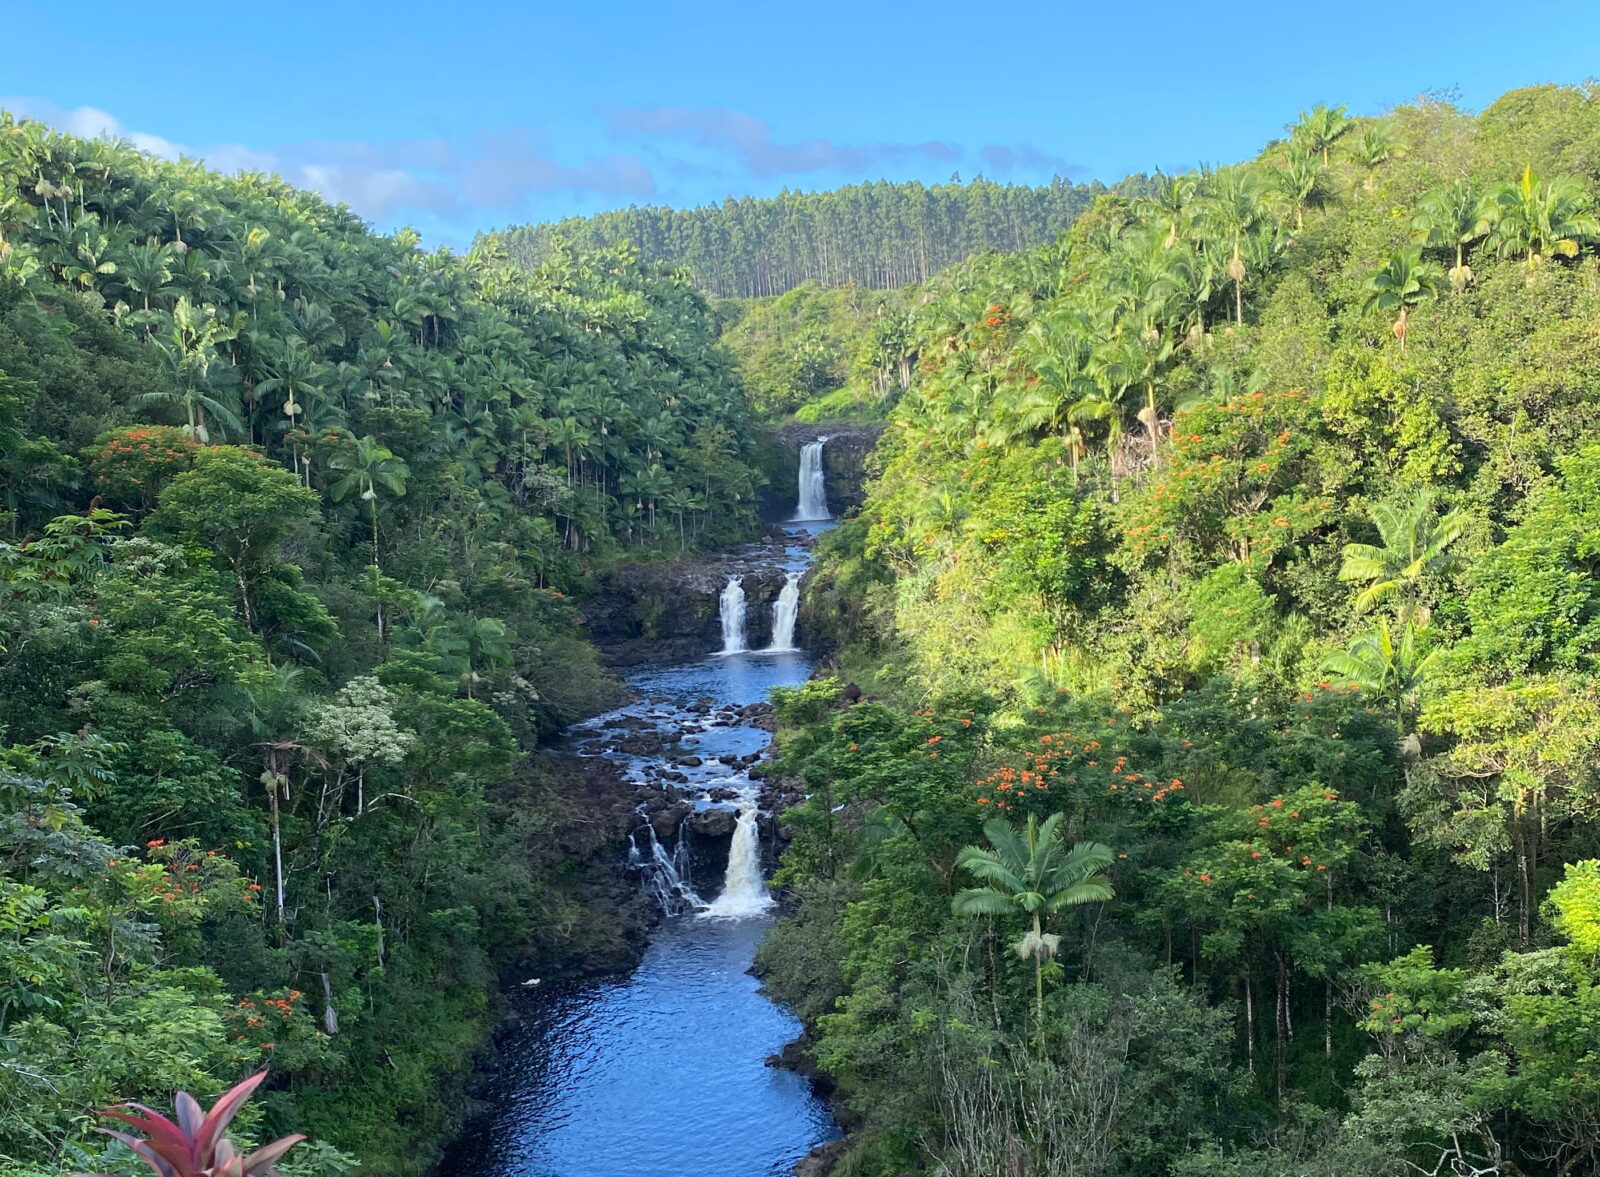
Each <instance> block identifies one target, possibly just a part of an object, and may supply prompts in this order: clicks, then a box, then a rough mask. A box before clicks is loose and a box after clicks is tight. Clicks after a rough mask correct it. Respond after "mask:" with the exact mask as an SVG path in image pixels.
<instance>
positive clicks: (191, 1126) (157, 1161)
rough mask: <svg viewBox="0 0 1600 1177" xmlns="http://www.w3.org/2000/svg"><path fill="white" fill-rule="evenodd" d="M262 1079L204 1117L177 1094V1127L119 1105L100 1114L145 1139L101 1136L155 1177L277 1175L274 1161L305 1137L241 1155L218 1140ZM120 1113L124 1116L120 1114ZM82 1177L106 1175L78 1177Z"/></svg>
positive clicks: (223, 1100)
mask: <svg viewBox="0 0 1600 1177" xmlns="http://www.w3.org/2000/svg"><path fill="white" fill-rule="evenodd" d="M266 1077H267V1073H266V1072H265V1071H261V1072H259V1073H257V1074H254V1075H252V1076H250V1078H248V1079H246V1080H245V1081H244V1082H243V1083H240V1084H239V1085H238V1086H236V1087H234V1088H233V1089H231V1090H230V1091H228V1092H226V1093H225V1094H224V1095H223V1096H222V1098H221V1099H219V1100H217V1102H216V1103H215V1104H213V1105H212V1107H211V1110H210V1111H209V1112H205V1113H202V1112H201V1111H200V1105H199V1104H198V1103H196V1102H195V1100H194V1097H193V1096H191V1095H190V1094H189V1093H188V1092H186V1091H180V1092H178V1097H177V1099H176V1100H174V1101H173V1102H174V1104H175V1105H176V1108H177V1113H178V1119H177V1122H176V1123H174V1122H173V1121H171V1120H169V1119H167V1117H165V1116H163V1115H162V1114H161V1113H160V1112H156V1111H152V1110H151V1109H150V1108H147V1107H145V1106H144V1105H143V1104H138V1103H123V1104H118V1105H117V1106H116V1107H114V1108H107V1109H105V1110H104V1111H103V1112H101V1113H100V1114H101V1115H103V1116H110V1117H111V1118H112V1119H116V1120H121V1121H122V1122H123V1123H125V1124H127V1125H129V1126H130V1127H131V1128H133V1129H134V1130H135V1131H137V1132H140V1133H142V1134H143V1135H142V1136H135V1135H133V1134H131V1133H128V1132H118V1131H116V1130H114V1129H111V1128H102V1129H101V1131H102V1132H104V1133H105V1134H106V1135H107V1136H111V1137H114V1138H115V1139H117V1140H120V1141H122V1143H123V1144H125V1145H127V1146H128V1147H129V1148H131V1149H132V1150H133V1151H134V1152H135V1153H137V1154H138V1156H139V1159H140V1160H142V1161H144V1163H145V1164H147V1165H149V1166H150V1167H151V1168H152V1169H154V1170H155V1171H156V1173H157V1174H158V1177H271V1175H272V1174H273V1173H276V1172H277V1170H276V1169H275V1168H273V1166H274V1165H275V1164H276V1163H277V1162H278V1159H279V1158H280V1157H282V1156H283V1154H284V1153H286V1152H288V1151H289V1150H290V1149H291V1148H293V1147H294V1146H295V1145H297V1144H299V1143H300V1142H301V1141H302V1140H304V1139H305V1137H304V1136H300V1135H295V1136H285V1137H283V1138H282V1139H280V1140H274V1141H273V1142H272V1143H271V1144H265V1145H262V1146H261V1147H260V1148H258V1149H256V1150H255V1151H254V1152H249V1153H244V1154H242V1155H241V1154H240V1153H239V1152H238V1150H237V1149H236V1148H235V1147H234V1144H233V1141H231V1140H229V1139H228V1138H227V1137H225V1136H224V1135H223V1134H222V1133H223V1131H224V1130H225V1129H226V1128H227V1127H228V1124H229V1123H230V1122H232V1120H233V1117H234V1116H235V1115H237V1114H238V1111H239V1109H240V1108H241V1107H243V1106H244V1101H245V1100H247V1099H249V1098H250V1095H251V1093H252V1092H254V1091H255V1089H256V1088H257V1087H259V1086H260V1085H261V1081H262V1080H263V1079H265V1078H266ZM124 1108H126V1109H128V1110H126V1111H123V1110H120V1109H124ZM80 1177H109V1175H108V1174H81V1175H80Z"/></svg>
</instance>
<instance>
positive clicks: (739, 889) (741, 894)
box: [700, 801, 772, 919]
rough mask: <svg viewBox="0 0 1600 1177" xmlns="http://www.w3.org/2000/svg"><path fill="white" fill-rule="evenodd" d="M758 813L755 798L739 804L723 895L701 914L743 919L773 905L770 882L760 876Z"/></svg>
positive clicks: (729, 850)
mask: <svg viewBox="0 0 1600 1177" xmlns="http://www.w3.org/2000/svg"><path fill="white" fill-rule="evenodd" d="M759 816H760V814H759V812H758V811H757V809H756V805H755V802H754V801H746V802H744V803H743V804H742V805H740V807H739V824H738V825H737V826H735V827H734V830H733V843H732V845H730V846H729V847H728V873H727V875H726V876H725V877H724V879H723V883H722V894H720V895H718V896H717V898H716V901H715V902H714V903H712V904H711V906H710V907H708V908H706V909H705V911H703V912H701V913H700V914H701V915H704V916H709V917H712V918H716V917H719V916H720V917H721V918H723V919H742V918H744V917H745V916H752V915H760V914H761V913H762V912H764V911H766V910H767V908H769V907H771V906H772V896H771V895H769V894H767V883H766V880H765V879H764V878H762V876H761V831H760V829H759V828H758V827H757V825H756V821H757V818H758V817H759Z"/></svg>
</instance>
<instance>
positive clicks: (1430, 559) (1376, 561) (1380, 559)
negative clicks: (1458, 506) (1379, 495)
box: [1339, 491, 1466, 623]
mask: <svg viewBox="0 0 1600 1177" xmlns="http://www.w3.org/2000/svg"><path fill="white" fill-rule="evenodd" d="M1372 521H1373V523H1375V524H1376V525H1377V528H1378V536H1379V543H1377V544H1346V545H1345V547H1344V563H1343V565H1342V566H1341V567H1340V569H1339V579H1340V580H1344V581H1360V582H1365V583H1366V586H1367V587H1366V588H1364V589H1362V590H1361V592H1360V594H1359V595H1358V596H1357V597H1356V601H1355V605H1356V609H1357V610H1358V611H1361V612H1365V611H1366V610H1368V609H1370V608H1372V607H1373V606H1374V605H1376V604H1377V603H1378V602H1380V601H1383V600H1385V599H1387V598H1389V597H1392V596H1398V597H1400V598H1401V605H1400V616H1401V617H1402V619H1405V618H1408V617H1410V616H1411V615H1412V612H1413V609H1414V604H1413V602H1414V600H1415V597H1416V593H1417V589H1418V587H1419V586H1420V585H1421V582H1422V578H1423V577H1424V576H1426V575H1427V574H1428V573H1430V572H1442V571H1444V570H1445V569H1447V568H1450V567H1452V566H1454V565H1456V564H1458V563H1460V562H1461V557H1459V556H1453V555H1451V554H1449V553H1448V552H1447V551H1446V549H1447V548H1449V546H1450V545H1451V544H1453V543H1455V541H1456V540H1458V539H1460V538H1461V534H1462V532H1463V531H1465V530H1466V517H1465V516H1464V515H1463V514H1462V513H1461V512H1460V511H1450V512H1447V513H1446V514H1445V515H1443V516H1440V515H1438V514H1437V512H1436V511H1435V508H1434V501H1433V496H1432V495H1431V494H1429V493H1428V492H1427V491H1422V492H1420V493H1419V494H1417V495H1415V496H1414V497H1413V498H1412V499H1411V501H1410V502H1407V503H1400V504H1396V503H1379V504H1378V505H1377V506H1376V507H1374V508H1373V509H1372ZM1419 620H1421V621H1423V622H1424V623H1425V622H1426V620H1427V619H1426V617H1421V618H1419Z"/></svg>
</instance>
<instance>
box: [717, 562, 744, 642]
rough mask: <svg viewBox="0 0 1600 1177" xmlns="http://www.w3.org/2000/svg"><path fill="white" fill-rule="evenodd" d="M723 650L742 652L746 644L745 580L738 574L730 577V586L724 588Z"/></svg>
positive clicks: (722, 601)
mask: <svg viewBox="0 0 1600 1177" xmlns="http://www.w3.org/2000/svg"><path fill="white" fill-rule="evenodd" d="M721 609H722V652H723V653H724V654H742V653H744V651H745V644H744V582H743V581H741V580H740V579H739V578H738V577H737V576H730V577H728V587H727V588H725V589H723V590H722V598H721Z"/></svg>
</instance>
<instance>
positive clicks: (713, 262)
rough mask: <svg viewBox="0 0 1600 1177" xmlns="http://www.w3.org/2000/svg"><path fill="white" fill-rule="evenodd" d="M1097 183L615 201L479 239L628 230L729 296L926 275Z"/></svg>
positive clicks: (599, 243)
mask: <svg viewBox="0 0 1600 1177" xmlns="http://www.w3.org/2000/svg"><path fill="white" fill-rule="evenodd" d="M1100 191H1101V188H1100V186H1099V185H1097V184H1095V185H1074V184H1070V183H1068V182H1067V181H1065V180H1062V179H1059V178H1057V179H1055V180H1053V181H1052V182H1051V183H1050V184H1048V185H1044V186H1041V187H1028V186H1026V185H1018V184H997V183H995V182H994V181H992V180H985V179H982V178H979V179H976V180H973V181H971V182H970V183H967V184H963V183H961V182H959V181H958V180H952V181H951V182H950V183H948V184H934V185H931V186H926V185H923V184H920V183H917V182H915V181H912V182H910V183H903V184H891V183H889V182H887V181H879V182H877V183H874V184H855V185H851V186H850V187H846V188H836V189H833V190H832V191H829V192H790V191H785V192H782V193H780V194H779V195H777V196H774V197H771V198H768V199H758V198H755V197H748V196H747V197H741V198H738V199H735V198H733V197H729V198H728V199H727V200H726V201H724V202H723V203H722V204H720V205H707V206H705V207H703V208H689V209H675V208H669V207H666V206H651V207H646V208H638V207H635V208H627V209H619V210H618V211H616V212H606V213H600V214H598V215H596V216H592V217H570V218H568V219H567V220H564V221H558V222H555V223H553V224H535V225H521V226H518V227H516V228H512V229H507V230H504V231H502V232H499V233H495V234H492V235H490V236H489V238H487V239H488V240H498V241H500V242H503V243H504V245H505V248H506V250H507V251H508V252H509V253H510V254H511V256H513V257H516V258H518V259H520V260H522V261H524V262H525V263H528V264H531V265H537V264H539V263H540V262H542V261H543V259H544V258H545V256H546V255H547V254H548V253H549V252H550V250H552V249H554V248H556V243H557V242H559V241H568V242H572V243H575V244H577V245H579V246H581V247H584V248H588V249H609V248H612V247H614V246H616V245H619V244H622V243H623V242H629V243H631V244H633V245H634V246H635V247H637V248H638V250H639V252H640V255H641V256H642V257H643V258H644V259H645V260H646V261H664V262H669V263H671V264H673V265H682V266H687V267H688V269H689V271H690V272H691V273H692V274H693V275H694V277H695V281H696V282H697V283H699V285H700V286H701V287H702V288H703V289H705V290H708V291H710V292H711V293H713V294H717V295H721V296H723V297H727V298H759V297H768V296H772V295H777V294H783V293H785V292H786V291H789V290H791V289H793V288H794V287H796V286H799V285H801V284H802V283H805V282H814V283H817V284H818V285H821V286H846V285H852V284H853V285H856V286H865V287H868V288H869V289H879V290H881V289H888V288H893V287H896V286H902V285H905V284H906V283H910V282H925V281H926V280H927V279H928V278H929V277H930V276H932V275H933V274H936V273H938V272H939V271H940V270H942V269H944V268H945V267H946V266H950V265H953V264H954V263H956V262H959V261H961V260H962V259H964V258H968V257H971V256H973V255H974V254H978V253H983V252H986V251H989V250H1019V249H1026V248H1029V247H1031V246H1037V245H1043V244H1045V243H1046V242H1049V241H1053V240H1054V239H1055V238H1056V237H1057V236H1058V235H1060V234H1061V233H1062V232H1063V231H1064V230H1065V229H1066V228H1067V226H1068V225H1070V224H1071V223H1072V221H1073V220H1074V218H1076V217H1077V216H1078V215H1079V214H1080V213H1081V212H1083V211H1084V210H1085V209H1086V208H1088V206H1089V203H1090V201H1091V200H1093V198H1094V196H1095V195H1096V194H1097V193H1098V192H1100Z"/></svg>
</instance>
